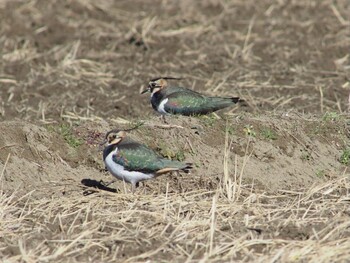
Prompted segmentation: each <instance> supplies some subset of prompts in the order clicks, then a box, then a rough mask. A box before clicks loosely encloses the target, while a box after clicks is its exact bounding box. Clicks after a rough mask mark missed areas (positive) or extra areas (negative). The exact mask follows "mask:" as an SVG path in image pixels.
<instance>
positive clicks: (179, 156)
mask: <svg viewBox="0 0 350 263" xmlns="http://www.w3.org/2000/svg"><path fill="white" fill-rule="evenodd" d="M175 159H176V160H178V161H180V162H183V161H184V160H185V153H184V152H183V151H181V150H180V151H178V152H177V153H175Z"/></svg>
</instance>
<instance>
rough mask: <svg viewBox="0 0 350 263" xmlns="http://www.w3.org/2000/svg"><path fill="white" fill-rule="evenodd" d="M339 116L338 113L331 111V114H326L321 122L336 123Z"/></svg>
mask: <svg viewBox="0 0 350 263" xmlns="http://www.w3.org/2000/svg"><path fill="white" fill-rule="evenodd" d="M339 118H340V116H339V113H337V112H334V111H331V112H326V113H325V114H324V115H323V117H322V120H323V121H336V120H339Z"/></svg>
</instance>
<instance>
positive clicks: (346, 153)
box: [339, 148, 350, 165]
mask: <svg viewBox="0 0 350 263" xmlns="http://www.w3.org/2000/svg"><path fill="white" fill-rule="evenodd" d="M339 161H340V162H341V163H342V164H345V165H348V164H349V161H350V148H347V149H344V150H343V153H342V155H341V156H340V160H339Z"/></svg>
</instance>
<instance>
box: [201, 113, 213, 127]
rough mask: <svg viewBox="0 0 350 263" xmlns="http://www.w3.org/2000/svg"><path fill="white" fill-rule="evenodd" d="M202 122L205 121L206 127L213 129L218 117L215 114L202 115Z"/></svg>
mask: <svg viewBox="0 0 350 263" xmlns="http://www.w3.org/2000/svg"><path fill="white" fill-rule="evenodd" d="M198 117H199V118H200V119H201V120H203V122H204V124H205V125H206V126H209V127H212V126H213V125H214V124H215V122H216V121H217V117H216V116H215V115H214V114H209V115H200V116H198Z"/></svg>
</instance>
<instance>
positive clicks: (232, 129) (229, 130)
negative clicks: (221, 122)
mask: <svg viewBox="0 0 350 263" xmlns="http://www.w3.org/2000/svg"><path fill="white" fill-rule="evenodd" d="M225 132H227V133H228V134H229V135H234V134H235V128H234V127H232V126H227V127H226V131H225Z"/></svg>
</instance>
